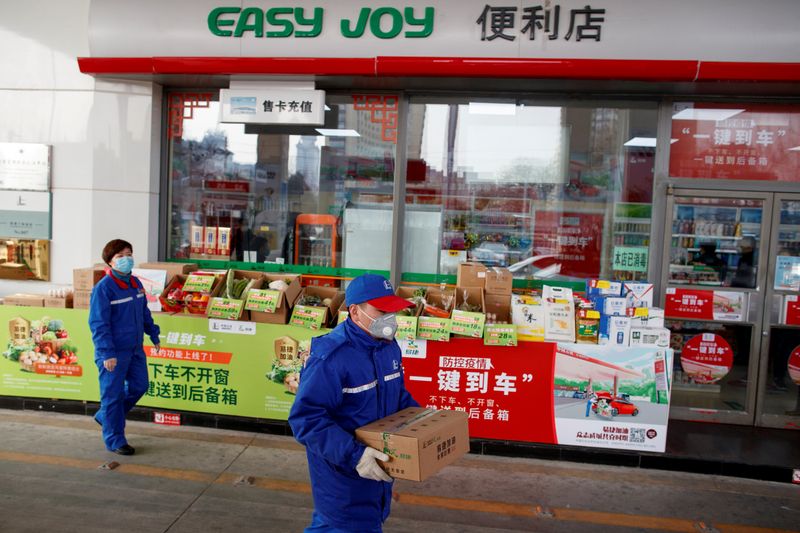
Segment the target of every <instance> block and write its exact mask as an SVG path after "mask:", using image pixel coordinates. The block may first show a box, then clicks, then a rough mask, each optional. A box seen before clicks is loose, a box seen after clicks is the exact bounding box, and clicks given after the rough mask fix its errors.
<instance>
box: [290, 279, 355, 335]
mask: <svg viewBox="0 0 800 533" xmlns="http://www.w3.org/2000/svg"><path fill="white" fill-rule="evenodd" d="M307 295H308V296H319V298H321V299H322V300H324V299H325V298H330V299H331V303H330V305H328V306H324V307H325V309H326V310H327V312H326V314H325V320H324V321H323V323H322V327H326V326H331V325H333V324H334V323H335V322H336V319H337V318H338V316H339V315H338V312H339V306H340V305H342V302H343V301H344V291H340V290H339V289H337V288H334V287H319V286H316V285H309V286H308V287H306V288H304V289H303V290H302V292H301V293H300V297H299V298H298V301H299V300H301V299H302V298H303V297H304V296H307ZM321 307H323V306H321Z"/></svg>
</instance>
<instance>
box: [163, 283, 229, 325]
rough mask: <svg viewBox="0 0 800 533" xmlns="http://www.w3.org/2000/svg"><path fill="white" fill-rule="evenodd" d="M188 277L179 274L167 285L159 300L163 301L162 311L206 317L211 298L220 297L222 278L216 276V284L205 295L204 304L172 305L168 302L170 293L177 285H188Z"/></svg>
mask: <svg viewBox="0 0 800 533" xmlns="http://www.w3.org/2000/svg"><path fill="white" fill-rule="evenodd" d="M187 277H188V276H185V275H183V274H179V275H177V276H173V278H172V279H171V280H170V282H169V283H167V286H166V287H165V288H164V292H162V293H161V296H159V300H161V309H163V310H164V312H167V313H190V314H194V315H205V314H206V311H207V308H208V302H209V301H210V300H211V298H215V297H217V296H219V292H220V289H221V288H222V278H221V277H220V276H214V284H213V285H212V286H211V291H210V292H208V293H206V294H205V295H204V296H207V298H206V300H205V302H204V303H203V304H189V305H185V304H183V303H180V304H179V305H170V303H169V302H168V300H167V297H168V296H169V293H170V291H172V289H173V288H174V287H176V286H177V285H183V284H184V283H186V278H187Z"/></svg>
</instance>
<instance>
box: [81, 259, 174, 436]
mask: <svg viewBox="0 0 800 533" xmlns="http://www.w3.org/2000/svg"><path fill="white" fill-rule="evenodd" d="M89 328H90V329H91V330H92V342H94V361H95V364H96V365H97V370H98V372H99V375H100V376H99V377H100V411H98V412H97V414H96V415H95V420H97V422H98V423H100V424H102V426H103V441H104V442H105V444H106V448H108V449H109V450H116V449H117V448H120V447H122V446H124V445H126V444H127V443H128V442H127V441H126V440H125V415H127V414H128V411H130V410H131V409H132V408H133V406H134V405H136V402H138V401H139V398H141V397H142V396H143V395H144V393H145V392H147V386H148V379H147V360H146V358H145V354H144V350H143V348H142V341H143V338H144V334H145V333H147V335H148V336H149V337H150V340H151V341H152V342H153V344H154V345H155V344H159V340H158V335H159V333H160V330H159V328H158V326H157V325H156V324H155V323H154V322H153V317H152V316H151V315H150V310H149V309H148V308H147V297H146V295H145V291H144V289H143V288H142V283H141V282H140V281H139V280H138V279H136V278H135V277H133V276H130V277H129V278H128V279H127V280H126V279H124V278H121V277H119V275H115V273H113V272H110V273H109V274H108V275H106V276H105V277H104V278H103V279H101V280H100V282H99V283H98V284H97V285H96V286H95V288H94V290H93V291H92V298H91V300H90V303H89ZM114 357H116V358H117V366H116V367H115V368H114V371H113V372H109V371H108V370H106V368H105V366H103V361H105V360H106V359H111V358H114Z"/></svg>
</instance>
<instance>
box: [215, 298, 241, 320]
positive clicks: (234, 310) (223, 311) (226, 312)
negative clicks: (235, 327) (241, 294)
mask: <svg viewBox="0 0 800 533" xmlns="http://www.w3.org/2000/svg"><path fill="white" fill-rule="evenodd" d="M243 303H244V302H242V301H241V300H233V299H228V298H211V301H210V302H209V303H208V313H207V314H208V318H222V319H225V320H237V319H238V318H239V317H240V316H241V315H242V304H243Z"/></svg>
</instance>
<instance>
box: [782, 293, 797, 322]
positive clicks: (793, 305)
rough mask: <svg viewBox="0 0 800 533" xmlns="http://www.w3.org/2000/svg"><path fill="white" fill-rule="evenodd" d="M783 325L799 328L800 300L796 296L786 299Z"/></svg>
mask: <svg viewBox="0 0 800 533" xmlns="http://www.w3.org/2000/svg"><path fill="white" fill-rule="evenodd" d="M783 323H784V324H786V325H789V326H800V298H798V297H797V296H787V297H786V301H785V308H784V317H783Z"/></svg>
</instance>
